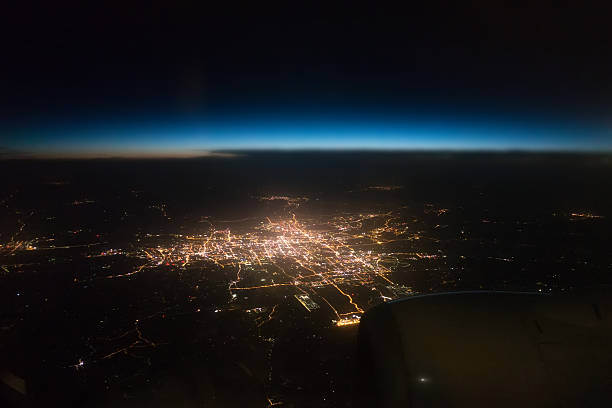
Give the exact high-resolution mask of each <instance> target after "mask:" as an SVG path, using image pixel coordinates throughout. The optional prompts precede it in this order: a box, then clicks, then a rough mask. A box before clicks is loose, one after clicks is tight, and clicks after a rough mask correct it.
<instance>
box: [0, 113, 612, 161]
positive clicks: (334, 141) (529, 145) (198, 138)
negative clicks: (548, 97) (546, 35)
mask: <svg viewBox="0 0 612 408" xmlns="http://www.w3.org/2000/svg"><path fill="white" fill-rule="evenodd" d="M0 147H2V148H4V149H9V150H14V151H16V152H23V153H27V154H32V155H35V156H40V155H43V156H44V155H59V156H61V155H69V156H78V155H88V156H95V155H97V154H100V155H113V154H117V155H134V156H138V155H142V154H144V155H158V156H164V155H186V156H197V155H198V154H199V153H200V152H205V151H224V150H225V151H227V150H300V149H303V150H458V151H461V150H493V151H504V150H526V151H612V133H610V132H609V131H608V130H606V129H595V128H592V127H591V128H584V127H579V126H561V125H558V126H543V125H538V126H536V125H525V124H513V123H495V124H491V123H488V124H487V123H477V124H469V123H462V122H455V123H451V122H449V121H446V122H438V123H425V122H417V121H412V122H409V123H408V122H401V121H384V120H379V121H372V120H370V121H366V120H359V119H356V120H351V121H347V120H325V121H321V120H316V121H307V120H305V119H296V120H289V119H285V120H282V121H279V120H276V121H273V122H269V121H264V120H258V121H257V120H254V121H250V122H247V121H238V120H235V121H226V122H225V123H217V124H211V123H205V122H198V121H191V122H183V123H176V122H174V123H173V122H170V121H166V122H161V121H160V122H159V123H141V124H138V123H131V124H118V123H107V124H96V125H91V126H80V127H76V126H74V127H72V128H66V127H64V128H61V127H56V128H49V129H46V130H43V129H30V130H27V131H26V130H22V131H20V132H16V133H15V134H13V135H12V137H11V135H9V138H8V144H6V142H5V145H4V146H0Z"/></svg>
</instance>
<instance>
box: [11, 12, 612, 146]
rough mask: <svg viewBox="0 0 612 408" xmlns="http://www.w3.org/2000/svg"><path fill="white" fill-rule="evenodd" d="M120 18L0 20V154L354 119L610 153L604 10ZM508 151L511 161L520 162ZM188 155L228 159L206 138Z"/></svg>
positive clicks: (33, 15) (64, 15) (609, 33)
mask: <svg viewBox="0 0 612 408" xmlns="http://www.w3.org/2000/svg"><path fill="white" fill-rule="evenodd" d="M128 3H129V2H119V3H116V4H115V5H113V4H112V3H111V2H100V4H99V5H97V6H95V5H94V6H91V5H87V6H84V5H82V4H80V3H73V4H66V3H62V2H60V3H59V4H56V3H55V2H47V4H30V5H24V4H20V5H18V6H16V7H13V8H11V7H10V6H9V8H8V10H5V12H3V14H5V15H4V16H3V19H5V20H6V21H4V24H3V26H4V30H5V32H4V33H3V39H4V41H3V43H4V45H3V58H2V59H3V61H4V62H3V68H4V69H5V73H4V75H3V79H2V89H1V91H2V95H3V99H2V106H1V108H2V113H1V115H2V120H3V123H5V126H3V127H4V129H3V134H4V136H3V138H6V140H7V142H5V143H4V144H3V145H4V146H3V147H4V148H13V149H17V150H19V149H21V150H28V149H30V147H32V149H34V147H36V148H38V149H45V148H52V147H53V146H55V145H57V146H64V147H58V149H61V148H65V147H66V146H70V145H71V144H74V145H75V146H77V147H75V149H77V150H78V149H81V148H84V147H85V146H86V145H87V141H88V140H94V142H95V143H97V144H96V146H97V147H96V148H102V147H104V146H103V144H101V143H100V138H104V136H100V133H99V132H98V133H97V134H98V136H92V134H95V133H96V130H99V129H100V128H101V127H102V128H104V126H106V127H105V129H107V130H108V129H110V128H113V129H122V130H121V132H120V133H121V134H122V136H121V137H122V138H125V137H128V138H129V137H130V136H129V132H130V131H135V129H140V136H138V137H134V138H133V140H134V144H135V145H138V144H140V143H146V142H147V141H148V140H149V136H146V132H147V131H149V130H150V129H151V128H155V127H156V126H157V124H158V122H160V121H161V122H163V123H164V126H165V127H164V129H166V130H168V128H169V127H170V128H172V126H174V125H176V126H178V127H179V128H181V129H183V128H184V126H188V127H190V128H191V129H193V128H194V127H197V126H204V127H207V129H208V131H209V132H210V129H209V128H210V127H211V126H212V127H215V126H216V127H217V128H218V127H219V126H221V125H220V124H226V123H232V122H233V121H236V120H238V121H239V122H240V123H241V124H242V128H241V129H242V130H241V132H243V133H244V132H246V130H245V129H246V128H248V126H249V124H250V123H257V124H258V126H259V131H260V134H261V133H265V127H266V126H268V125H270V126H272V128H273V129H274V130H275V131H277V132H278V131H281V130H282V129H283V126H287V123H295V121H296V120H297V121H298V122H300V123H303V122H304V121H306V122H308V121H310V122H312V121H315V122H317V123H318V124H319V125H318V126H314V128H313V127H312V126H311V127H310V128H309V130H308V131H307V132H306V133H308V135H307V136H304V135H303V134H302V136H301V137H306V138H307V139H308V138H310V139H312V138H313V137H314V136H313V134H317V132H321V131H322V130H321V129H327V131H335V130H338V129H339V128H341V127H342V126H343V125H345V124H349V125H350V124H351V123H352V121H355V120H356V122H354V123H353V124H354V126H353V127H359V126H361V125H362V124H363V123H365V122H367V123H370V125H371V124H372V123H374V124H375V126H374V125H372V126H374V127H373V128H372V129H373V130H372V131H373V132H375V131H376V129H378V128H377V127H376V126H379V127H380V123H401V124H402V126H403V127H402V126H400V127H401V128H402V129H406V126H407V125H406V123H407V122H410V123H414V122H415V121H417V122H418V123H419V126H421V128H422V127H423V126H432V125H431V124H432V123H440V122H443V124H444V126H443V127H444V129H446V131H448V128H449V127H453V126H457V123H458V122H459V123H461V124H465V123H468V124H470V125H469V126H472V124H476V126H477V127H478V126H480V128H482V127H483V126H484V125H483V123H485V124H487V125H486V126H484V127H485V128H490V127H491V123H495V124H496V126H497V127H503V126H506V124H507V123H517V122H518V123H520V126H519V128H520V129H523V130H524V129H525V128H529V127H530V126H531V125H533V124H536V125H537V126H536V127H538V129H540V131H541V129H542V128H546V129H548V127H550V125H551V124H552V125H553V127H555V128H561V129H567V128H568V127H569V128H571V129H572V132H575V130H576V129H577V128H578V129H582V128H583V127H584V126H586V127H587V128H589V129H591V128H593V127H594V128H597V129H598V130H597V132H599V133H598V135H597V136H592V138H593V139H592V140H593V142H589V143H591V144H589V143H587V147H588V146H591V147H592V148H598V147H600V148H603V147H606V146H607V148H609V147H610V145H612V143H611V142H610V138H609V136H607V129H608V123H609V122H608V117H609V113H608V112H610V109H612V53H611V51H610V50H611V46H612V44H611V41H610V40H611V39H612V25H611V24H610V18H609V17H610V15H611V14H610V7H609V6H608V7H606V8H602V7H594V6H593V7H590V8H586V7H583V6H578V7H576V6H575V5H574V6H569V4H570V3H569V2H567V3H566V2H537V3H538V5H534V4H532V3H535V2H524V3H523V4H522V5H519V3H514V2H496V1H472V2H457V4H454V5H449V4H445V3H436V2H424V3H423V4H420V5H414V6H410V7H402V8H395V7H384V6H382V5H372V6H371V7H369V8H359V7H357V6H356V5H355V4H351V3H346V5H345V6H339V5H335V6H333V7H332V6H327V7H324V8H316V9H315V8H300V7H296V6H295V5H294V3H293V2H286V4H285V6H283V7H266V6H265V5H264V4H263V3H262V2H251V5H249V6H245V5H240V4H233V5H230V6H228V7H227V8H224V9H222V8H221V7H219V6H217V5H214V4H206V3H207V2H194V3H193V4H191V5H189V4H185V3H181V4H180V5H176V4H174V2H152V3H151V2H146V3H142V4H141V5H140V6H137V5H134V4H131V3H130V4H128ZM574 3H575V2H574ZM329 121H331V122H332V123H333V126H329V125H328V123H329ZM360 121H361V122H360ZM262 123H265V125H262ZM358 123H359V124H361V125H359V124H358ZM423 123H425V124H426V125H424V124H423ZM449 123H450V124H449ZM101 124H102V125H104V126H102V125H101ZM111 124H112V125H111ZM139 124H140V125H142V126H143V127H142V128H138V126H139ZM469 126H467V127H466V126H464V128H462V129H463V130H464V131H465V129H466V128H470V127H469ZM221 127H223V126H221ZM349 128H351V126H349ZM147 129H149V130H147ZM470 129H471V128H470ZM64 130H66V131H68V130H69V131H70V132H73V133H75V134H76V133H78V135H77V136H74V135H72V136H66V134H65V133H63V132H64ZM345 130H346V129H345ZM438 130H439V129H438ZM292 131H293V132H294V133H295V126H294V128H292ZM513 131H514V132H515V133H516V132H517V131H516V129H514V130H513ZM589 131H590V130H589ZM302 133H304V132H302ZM345 133H346V132H345ZM583 133H584V132H583ZM602 133H603V135H602ZM114 134H115V135H116V134H117V132H115V133H114ZM143 134H144V135H143ZM227 135H228V132H227V130H226V131H225V136H224V137H226V138H227V137H229V138H230V139H231V136H227ZM319 136H320V137H319V138H321V137H323V136H321V135H319ZM96 137H97V138H98V139H96ZM190 137H191V139H189V140H192V141H193V139H194V138H195V136H193V135H192V136H190ZM211 137H212V136H211ZM218 137H220V136H218ZM218 137H217V138H218ZM296 137H297V136H296ZM344 137H345V139H347V140H349V139H350V135H348V134H346V135H345V136H344ZM397 137H399V136H397ZM423 137H425V136H423ZM492 137H494V136H492ZM507 137H510V138H512V137H514V136H507ZM572 137H574V138H575V141H576V146H578V145H579V144H580V137H581V136H579V135H578V134H576V135H575V136H567V135H565V136H562V137H561V139H563V138H565V139H563V140H565V141H567V139H568V138H572ZM589 137H591V136H589ZM150 138H151V139H152V140H160V139H164V137H163V135H159V134H156V135H155V136H151V137H150ZM212 138H213V139H214V137H212ZM298 138H299V137H298ZM196 139H197V138H196ZM357 139H358V137H357ZM518 139H520V138H518ZM518 139H517V140H518ZM75 140H76V141H77V142H75ZM258 140H259V139H256V138H255V139H252V141H251V142H249V143H251V144H255V145H256V144H257V143H258V142H257V141H258ZM521 140H522V139H521ZM589 140H590V139H589ZM56 142H57V143H56ZM95 143H94V144H95ZM168 143H169V142H168V141H166V145H167V144H168ZM316 143H317V142H315V143H314V146H316ZM521 143H523V142H520V143H518V145H517V146H515V147H518V148H520V147H528V146H523V145H522V144H521ZM598 143H599V144H598ZM192 144H193V146H192V147H194V148H195V147H198V148H199V147H202V148H207V147H210V146H213V147H214V146H218V147H231V144H228V146H224V145H223V144H222V143H221V144H220V143H217V144H214V143H207V142H206V136H203V137H202V140H199V141H198V143H195V144H194V143H192ZM264 144H265V143H264ZM30 145H31V146H30ZM570 145H571V143H570ZM0 146H1V145H0ZM101 146H102V147H101ZM185 146H186V147H189V142H186V144H185ZM185 146H183V147H185ZM266 146H267V145H266ZM270 146H272V147H273V146H274V143H272V144H270ZM287 146H291V144H290V143H289V144H288V145H287ZM343 146H344V145H343ZM347 146H348V147H350V143H348V144H347ZM475 146H476V147H477V146H478V145H477V144H476V145H475ZM483 146H484V147H487V146H488V145H486V144H485V145H483ZM503 146H506V145H503ZM106 147H108V146H106ZM106 147H104V148H106ZM115 147H117V146H115ZM183 147H181V148H183ZM239 147H257V146H249V144H248V143H246V144H245V145H244V146H242V145H241V146H239ZM323 147H324V146H323ZM345 147H346V146H345ZM357 147H359V146H357ZM441 147H444V143H442V145H441ZM450 147H452V146H450ZM510 147H512V146H510ZM583 147H584V146H583Z"/></svg>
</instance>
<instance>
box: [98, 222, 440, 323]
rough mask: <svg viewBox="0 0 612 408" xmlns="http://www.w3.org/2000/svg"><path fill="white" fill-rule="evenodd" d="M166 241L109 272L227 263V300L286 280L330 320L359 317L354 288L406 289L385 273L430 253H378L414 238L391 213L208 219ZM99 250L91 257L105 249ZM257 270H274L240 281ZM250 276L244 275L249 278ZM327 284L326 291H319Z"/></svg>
mask: <svg viewBox="0 0 612 408" xmlns="http://www.w3.org/2000/svg"><path fill="white" fill-rule="evenodd" d="M366 220H372V221H375V222H376V223H377V224H380V226H379V227H375V228H371V229H367V230H366V229H364V227H363V222H364V221H366ZM174 238H175V239H174V240H173V242H174V244H173V245H171V246H161V245H157V246H155V247H151V248H142V249H141V250H140V251H139V252H138V253H137V254H135V255H137V256H139V257H141V258H145V259H146V260H147V262H146V263H144V264H142V265H141V266H140V267H138V268H136V269H134V270H133V271H131V272H128V273H125V274H121V275H111V276H108V278H121V277H127V276H131V275H134V274H137V273H139V272H141V271H143V270H145V269H147V268H155V267H158V266H161V265H167V266H178V267H187V266H189V265H192V264H196V263H199V262H210V263H213V264H215V265H216V266H217V267H218V268H221V269H224V270H225V269H227V268H231V270H232V271H233V272H232V275H234V273H235V278H233V279H231V280H230V281H229V282H228V295H229V297H230V302H231V301H232V300H234V299H236V298H237V297H238V293H240V292H241V291H251V290H268V289H272V288H278V287H290V288H294V289H295V291H296V295H299V296H295V299H297V300H298V301H299V303H300V304H302V306H304V308H305V309H306V310H307V311H311V310H313V309H318V308H319V305H318V304H317V303H315V300H314V299H321V300H322V301H323V302H324V303H325V304H326V305H327V306H328V307H329V308H330V309H331V311H332V312H333V314H334V316H335V318H334V321H333V322H334V323H335V324H336V325H338V326H343V325H349V324H355V323H358V322H359V319H360V317H361V314H362V313H363V312H364V308H365V306H364V305H363V304H360V302H359V299H357V298H356V297H355V295H354V289H355V288H367V289H368V290H370V291H375V292H376V293H377V296H378V297H379V298H380V301H387V300H391V299H394V298H397V297H399V296H401V295H406V294H410V293H411V289H410V288H408V287H405V286H403V285H398V284H396V283H395V282H394V281H393V280H392V279H391V277H390V273H391V272H392V270H394V268H396V267H398V266H401V265H403V264H405V263H406V262H409V261H410V260H411V259H418V258H435V257H437V255H434V254H425V253H420V252H385V251H384V250H383V249H384V248H385V245H386V244H389V243H392V242H398V241H412V240H418V239H420V235H419V233H418V232H415V231H411V230H410V228H409V227H408V225H407V223H406V222H405V221H401V220H400V219H399V217H397V216H396V215H394V213H393V212H387V213H380V214H358V215H344V216H337V217H332V218H330V219H329V220H328V221H322V220H320V221H318V222H317V221H309V222H306V221H301V220H299V219H298V217H297V216H296V215H295V214H293V213H292V214H291V215H290V216H289V217H284V218H279V219H271V218H265V220H262V221H260V222H259V223H257V224H256V225H255V226H254V228H252V230H249V231H245V232H242V233H238V232H233V231H232V228H231V227H230V228H224V229H218V228H215V227H214V226H212V224H211V226H210V230H209V231H208V232H207V233H204V234H200V235H185V236H183V235H175V236H174ZM112 254H113V253H112V252H108V251H105V252H103V253H101V254H99V255H98V256H105V255H112ZM262 271H264V272H266V271H274V272H276V273H273V274H270V273H268V275H271V276H267V277H264V278H261V279H258V281H259V282H258V283H257V284H246V283H245V282H246V281H249V279H248V278H249V275H250V274H253V273H258V276H260V275H259V274H260V273H261V272H262ZM251 280H252V279H251ZM325 288H331V289H333V293H335V294H336V295H338V296H334V297H333V299H332V298H331V297H330V296H329V295H324V294H323V293H322V292H323V290H322V289H325Z"/></svg>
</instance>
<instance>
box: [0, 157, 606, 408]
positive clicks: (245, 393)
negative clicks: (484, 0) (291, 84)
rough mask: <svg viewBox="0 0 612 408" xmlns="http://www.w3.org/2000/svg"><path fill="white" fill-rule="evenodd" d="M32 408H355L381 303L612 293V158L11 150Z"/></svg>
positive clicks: (8, 224)
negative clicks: (371, 314) (45, 153)
mask: <svg viewBox="0 0 612 408" xmlns="http://www.w3.org/2000/svg"><path fill="white" fill-rule="evenodd" d="M0 173H1V174H2V177H0V180H1V181H0V187H1V188H0V370H2V372H10V373H12V374H13V375H16V376H18V377H20V378H23V379H25V381H26V385H27V393H26V395H25V396H24V395H22V394H20V393H18V392H16V391H14V390H12V389H9V388H8V387H6V386H4V385H1V386H0V387H3V388H2V393H1V396H2V398H3V399H4V400H5V401H13V402H14V403H15V404H17V405H19V404H25V403H27V404H32V405H34V406H38V405H41V406H49V405H54V404H59V403H63V404H65V406H107V405H111V406H126V407H132V406H134V407H140V406H142V407H144V406H168V405H169V406H202V405H204V406H213V407H217V406H218V407H226V406H261V407H265V406H272V405H279V406H280V405H281V404H283V405H282V406H287V407H291V406H296V407H311V406H321V407H325V406H350V400H351V395H352V393H353V392H354V391H353V390H352V389H351V380H352V379H351V375H352V374H351V373H352V369H351V364H352V363H351V357H352V353H353V346H354V336H355V333H356V329H357V324H358V322H359V319H360V317H361V315H362V314H363V313H364V312H365V311H367V310H368V309H370V308H371V307H373V306H375V305H377V304H380V303H382V302H386V301H389V300H392V299H397V298H401V297H404V296H411V295H413V294H416V293H430V292H441V291H453V290H466V289H498V290H522V291H537V292H551V293H553V292H563V291H572V290H576V289H580V288H584V287H590V286H598V285H605V284H610V283H612V277H611V276H612V250H611V249H610V246H609V242H610V239H611V238H612V228H611V224H610V222H611V220H612V157H610V156H608V155H594V154H592V155H573V154H550V155H546V154H509V153H508V154H501V153H495V154H484V153H481V154H467V153H466V154H446V153H436V154H433V153H432V154H416V153H413V154H400V153H363V152H359V153H354V152H353V153H349V152H347V153H265V152H257V153H239V154H236V156H235V157H210V158H201V159H185V160H90V161H2V162H0Z"/></svg>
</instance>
